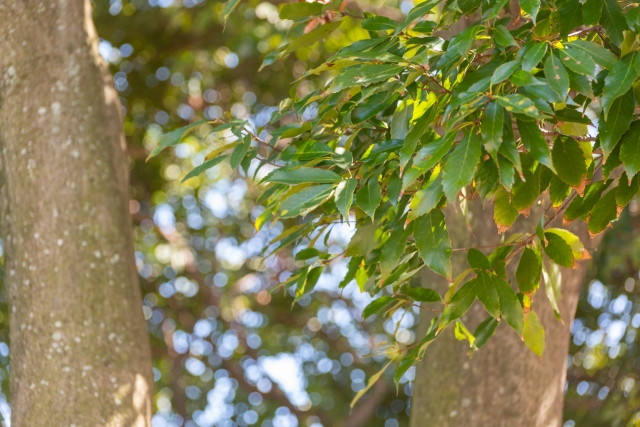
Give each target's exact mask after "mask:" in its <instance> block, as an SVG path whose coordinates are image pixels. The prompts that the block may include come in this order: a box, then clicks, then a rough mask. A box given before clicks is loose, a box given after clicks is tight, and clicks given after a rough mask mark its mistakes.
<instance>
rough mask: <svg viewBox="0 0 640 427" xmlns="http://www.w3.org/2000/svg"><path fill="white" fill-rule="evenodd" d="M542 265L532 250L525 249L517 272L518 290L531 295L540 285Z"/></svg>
mask: <svg viewBox="0 0 640 427" xmlns="http://www.w3.org/2000/svg"><path fill="white" fill-rule="evenodd" d="M541 272H542V265H541V264H540V259H539V258H538V255H536V253H535V252H534V251H533V249H530V248H524V251H523V252H522V257H521V258H520V263H519V264H518V269H517V270H516V281H517V282H518V289H520V292H522V293H523V294H526V293H529V292H531V291H533V290H535V289H537V288H538V286H539V285H540V274H541Z"/></svg>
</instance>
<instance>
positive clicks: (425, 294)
mask: <svg viewBox="0 0 640 427" xmlns="http://www.w3.org/2000/svg"><path fill="white" fill-rule="evenodd" d="M402 293H403V294H405V295H406V296H408V297H409V298H411V299H412V300H413V301H417V302H441V301H442V298H440V294H438V293H437V292H436V291H434V290H433V289H428V288H409V289H403V290H402Z"/></svg>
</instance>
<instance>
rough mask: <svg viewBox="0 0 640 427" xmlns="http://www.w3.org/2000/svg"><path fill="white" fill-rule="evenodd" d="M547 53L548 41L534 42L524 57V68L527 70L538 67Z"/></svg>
mask: <svg viewBox="0 0 640 427" xmlns="http://www.w3.org/2000/svg"><path fill="white" fill-rule="evenodd" d="M546 53H547V44H546V43H539V42H538V43H534V44H533V45H532V46H531V47H530V48H529V50H527V52H526V53H525V54H524V57H523V58H522V69H523V70H524V71H527V72H529V71H531V70H533V68H534V67H537V66H538V64H539V63H540V61H542V58H543V57H544V55H545V54H546Z"/></svg>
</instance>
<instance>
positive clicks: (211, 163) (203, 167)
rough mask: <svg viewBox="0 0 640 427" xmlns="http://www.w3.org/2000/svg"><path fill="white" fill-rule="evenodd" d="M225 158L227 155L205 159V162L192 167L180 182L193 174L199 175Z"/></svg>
mask: <svg viewBox="0 0 640 427" xmlns="http://www.w3.org/2000/svg"><path fill="white" fill-rule="evenodd" d="M226 158H227V156H218V157H215V158H213V159H211V160H207V161H206V162H204V163H203V164H201V165H200V166H198V167H196V168H194V169H193V170H192V171H191V172H189V173H188V174H187V175H186V176H185V177H184V178H182V181H181V182H185V181H186V180H188V179H189V178H193V177H194V176H198V175H200V174H201V173H202V172H204V171H206V170H207V169H211V168H212V167H214V166H215V165H217V164H218V163H220V162H222V161H223V160H224V159H226Z"/></svg>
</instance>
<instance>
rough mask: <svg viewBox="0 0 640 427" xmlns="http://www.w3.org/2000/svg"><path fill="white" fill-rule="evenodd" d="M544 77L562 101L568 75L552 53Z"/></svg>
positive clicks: (565, 93)
mask: <svg viewBox="0 0 640 427" xmlns="http://www.w3.org/2000/svg"><path fill="white" fill-rule="evenodd" d="M576 2H577V0H576ZM560 22H562V20H561V21H560ZM544 75H545V77H546V78H547V83H549V87H550V88H551V89H552V90H553V91H554V92H555V93H557V94H558V95H559V96H560V98H561V99H562V100H564V99H565V98H566V97H567V93H568V92H569V75H568V74H567V70H566V69H565V68H564V65H562V62H561V61H560V59H558V57H557V56H556V55H555V53H554V52H553V51H552V52H551V53H550V54H549V56H548V57H547V60H546V61H545V62H544Z"/></svg>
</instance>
